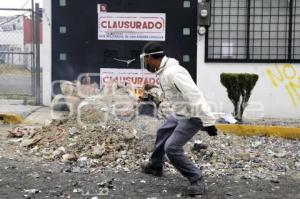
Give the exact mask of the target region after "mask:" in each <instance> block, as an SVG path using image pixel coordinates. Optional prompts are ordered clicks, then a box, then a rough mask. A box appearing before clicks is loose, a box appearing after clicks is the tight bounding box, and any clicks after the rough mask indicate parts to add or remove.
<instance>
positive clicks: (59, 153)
mask: <svg viewBox="0 0 300 199" xmlns="http://www.w3.org/2000/svg"><path fill="white" fill-rule="evenodd" d="M65 152H66V149H65V147H62V146H61V147H59V148H58V149H56V150H55V151H53V153H52V158H53V159H57V158H61V156H62V155H63V154H64V153H65Z"/></svg>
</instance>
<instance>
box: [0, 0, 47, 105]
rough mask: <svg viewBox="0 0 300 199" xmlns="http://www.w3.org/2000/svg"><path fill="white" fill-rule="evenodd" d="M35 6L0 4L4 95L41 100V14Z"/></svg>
mask: <svg viewBox="0 0 300 199" xmlns="http://www.w3.org/2000/svg"><path fill="white" fill-rule="evenodd" d="M32 2H33V1H32ZM36 6H37V7H36V9H38V12H35V9H33V7H34V5H33V3H32V4H31V5H30V8H0V98H1V99H3V98H4V99H28V98H30V99H34V100H35V102H37V103H38V104H39V103H40V96H41V92H40V82H41V81H40V77H41V72H40V69H39V68H40V67H39V44H40V28H41V26H40V20H39V18H40V16H41V15H40V14H38V13H39V11H40V9H39V7H38V5H36ZM37 24H39V25H37ZM37 61H38V62H37Z"/></svg>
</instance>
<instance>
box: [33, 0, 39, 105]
mask: <svg viewBox="0 0 300 199" xmlns="http://www.w3.org/2000/svg"><path fill="white" fill-rule="evenodd" d="M40 17H41V9H40V6H39V4H38V3H36V4H35V20H34V21H35V37H36V43H35V45H36V48H35V60H36V61H35V63H36V91H35V92H36V95H35V96H36V105H40V104H41V85H40V84H41V67H40V24H41V20H40Z"/></svg>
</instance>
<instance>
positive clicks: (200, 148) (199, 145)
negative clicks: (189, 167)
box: [192, 140, 208, 152]
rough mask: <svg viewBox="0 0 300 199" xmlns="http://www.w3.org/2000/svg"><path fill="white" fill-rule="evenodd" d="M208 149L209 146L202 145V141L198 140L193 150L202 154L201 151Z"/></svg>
mask: <svg viewBox="0 0 300 199" xmlns="http://www.w3.org/2000/svg"><path fill="white" fill-rule="evenodd" d="M207 148H208V145H207V144H204V143H202V142H201V141H200V140H196V141H195V143H194V146H193V148H192V150H194V151H197V152H200V151H201V150H205V149H207Z"/></svg>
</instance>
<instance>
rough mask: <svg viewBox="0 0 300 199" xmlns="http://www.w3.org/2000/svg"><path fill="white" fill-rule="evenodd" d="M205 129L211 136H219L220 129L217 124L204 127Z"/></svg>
mask: <svg viewBox="0 0 300 199" xmlns="http://www.w3.org/2000/svg"><path fill="white" fill-rule="evenodd" d="M204 131H206V132H207V133H208V135H209V136H217V135H218V129H217V128H216V127H215V126H206V127H204Z"/></svg>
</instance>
